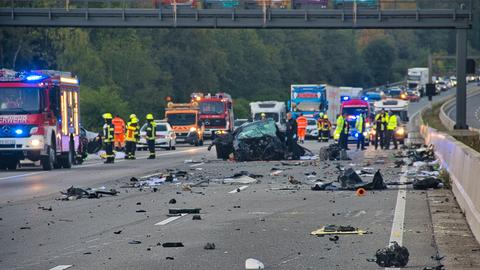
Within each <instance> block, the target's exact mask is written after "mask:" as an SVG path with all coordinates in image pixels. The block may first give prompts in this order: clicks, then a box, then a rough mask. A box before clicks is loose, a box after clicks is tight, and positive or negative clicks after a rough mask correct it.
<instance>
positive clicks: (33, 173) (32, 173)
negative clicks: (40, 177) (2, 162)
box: [0, 171, 46, 180]
mask: <svg viewBox="0 0 480 270" xmlns="http://www.w3.org/2000/svg"><path fill="white" fill-rule="evenodd" d="M41 173H46V171H41V172H31V173H24V174H18V175H12V176H7V177H2V178H0V180H6V179H12V178H18V177H23V176H29V175H35V174H41Z"/></svg>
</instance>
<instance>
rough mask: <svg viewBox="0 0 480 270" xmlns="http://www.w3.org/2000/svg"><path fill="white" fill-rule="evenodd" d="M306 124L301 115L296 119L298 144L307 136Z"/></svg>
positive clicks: (305, 119)
mask: <svg viewBox="0 0 480 270" xmlns="http://www.w3.org/2000/svg"><path fill="white" fill-rule="evenodd" d="M307 124H308V120H307V118H306V117H305V116H303V114H302V113H301V114H300V116H299V117H298V118H297V134H298V139H299V140H300V143H304V142H305V135H306V134H307Z"/></svg>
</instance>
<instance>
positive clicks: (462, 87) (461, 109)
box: [454, 28, 468, 129]
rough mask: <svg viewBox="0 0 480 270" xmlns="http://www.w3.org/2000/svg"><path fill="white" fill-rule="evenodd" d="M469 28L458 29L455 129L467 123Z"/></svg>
mask: <svg viewBox="0 0 480 270" xmlns="http://www.w3.org/2000/svg"><path fill="white" fill-rule="evenodd" d="M466 69H467V29H463V28H462V29H457V104H456V109H457V119H456V124H455V127H454V128H455V129H468V125H467V74H466Z"/></svg>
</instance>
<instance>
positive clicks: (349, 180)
mask: <svg viewBox="0 0 480 270" xmlns="http://www.w3.org/2000/svg"><path fill="white" fill-rule="evenodd" d="M338 182H340V184H341V186H342V189H349V190H354V189H356V188H358V185H359V184H363V181H362V179H361V178H360V176H358V174H357V173H356V172H355V170H353V169H352V168H348V169H346V170H345V171H344V172H343V173H341V174H340V175H339V176H338Z"/></svg>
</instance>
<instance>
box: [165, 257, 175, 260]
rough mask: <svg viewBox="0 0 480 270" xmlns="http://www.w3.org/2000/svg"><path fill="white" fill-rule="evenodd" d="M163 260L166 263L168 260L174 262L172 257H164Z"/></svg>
mask: <svg viewBox="0 0 480 270" xmlns="http://www.w3.org/2000/svg"><path fill="white" fill-rule="evenodd" d="M165 260H167V261H168V260H171V261H173V260H174V258H173V257H166V258H165Z"/></svg>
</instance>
